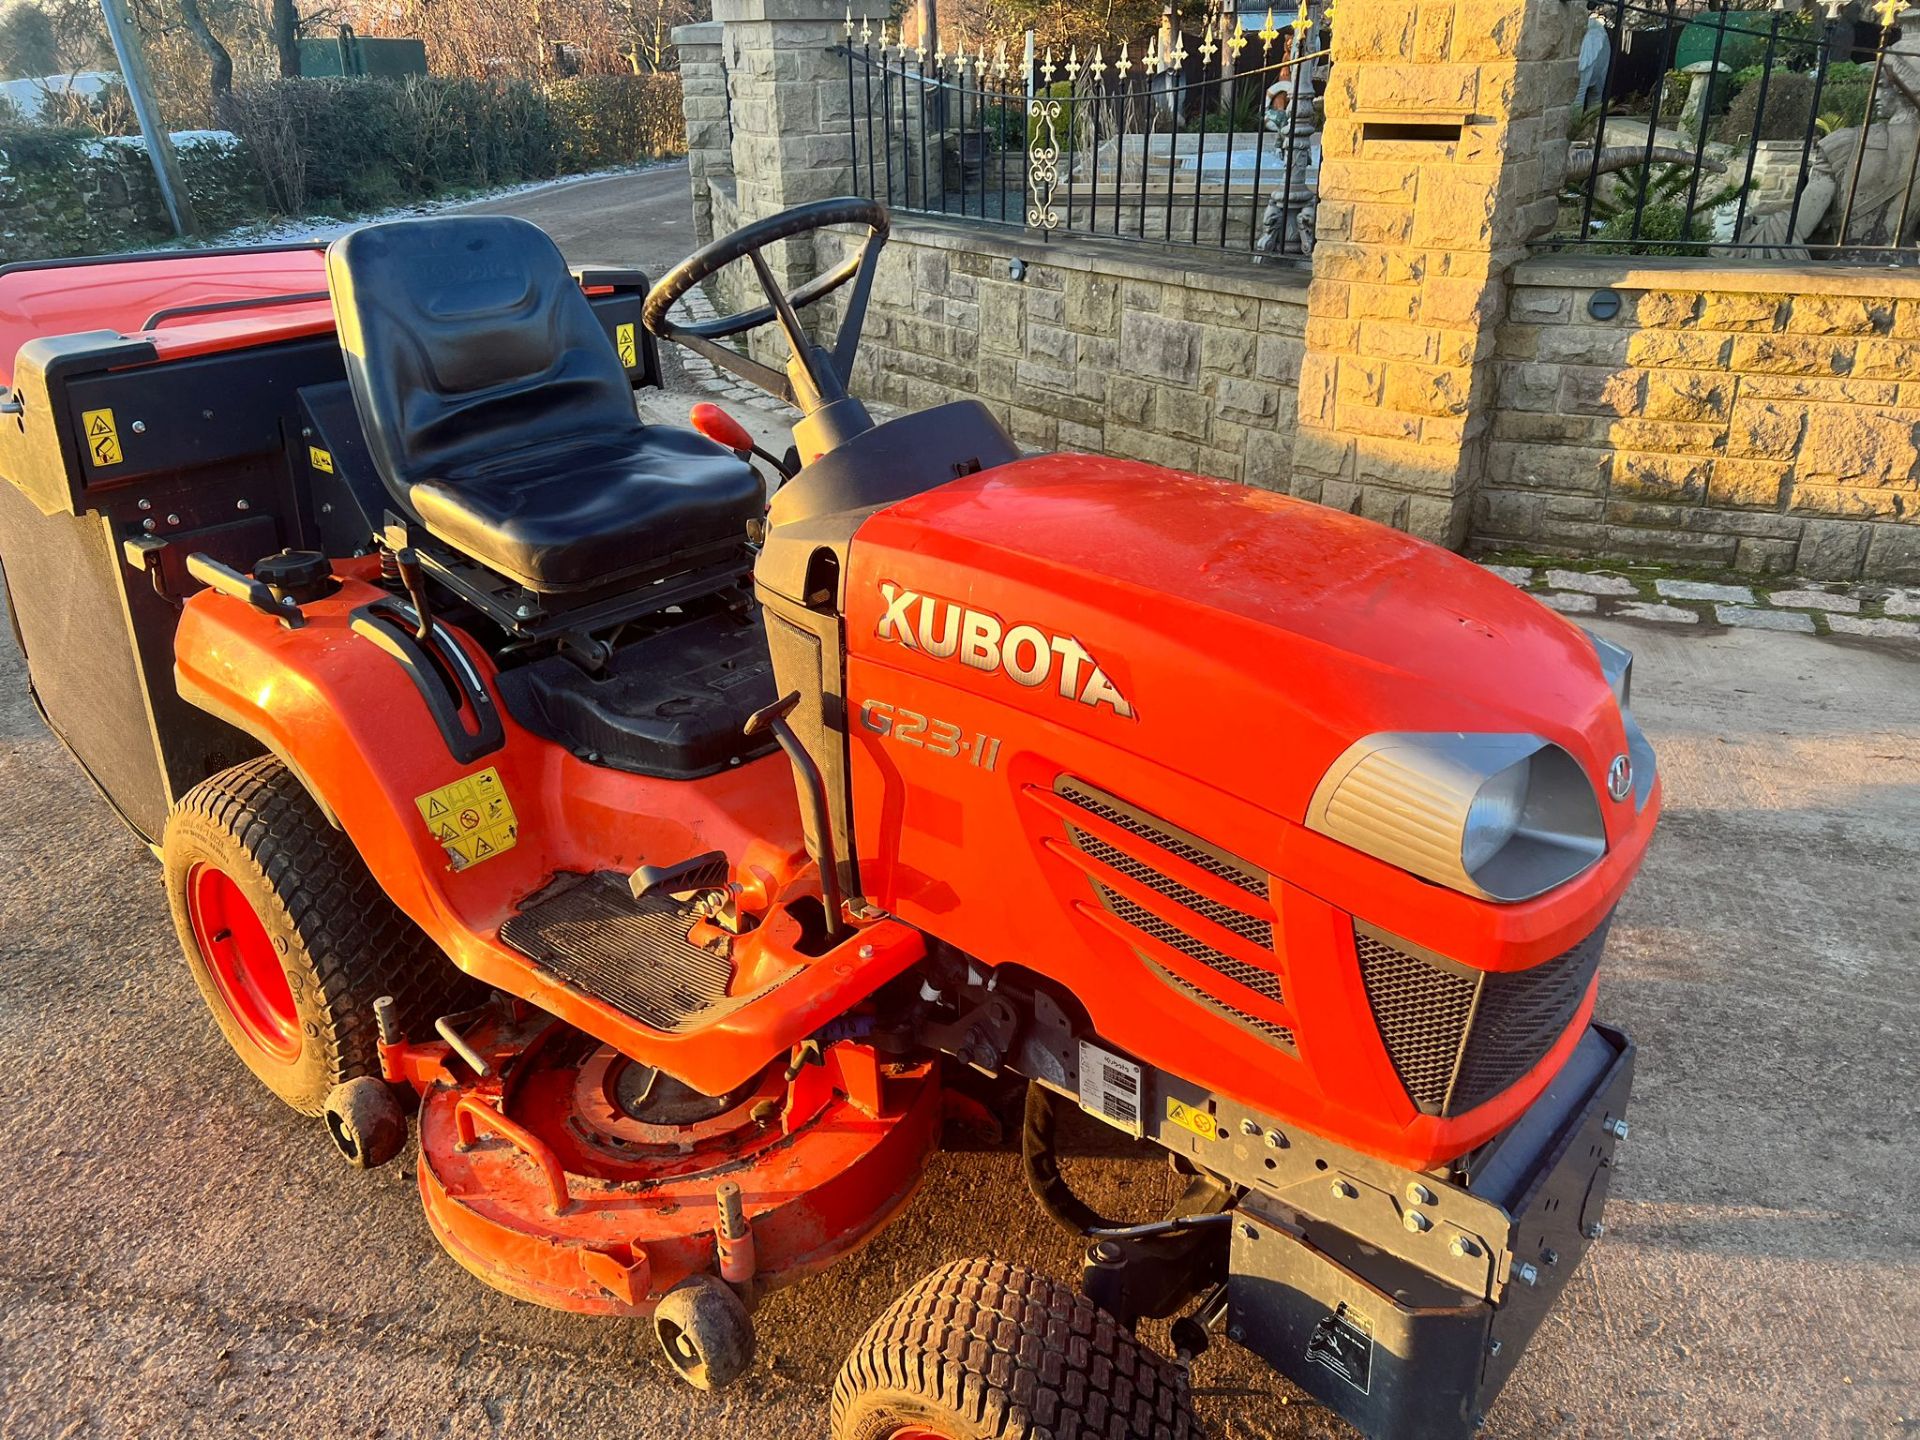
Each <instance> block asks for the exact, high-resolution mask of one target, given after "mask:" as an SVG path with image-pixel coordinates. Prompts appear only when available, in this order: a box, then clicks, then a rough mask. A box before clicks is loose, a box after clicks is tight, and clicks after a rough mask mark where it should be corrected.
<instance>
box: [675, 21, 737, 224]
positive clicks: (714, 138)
mask: <svg viewBox="0 0 1920 1440" xmlns="http://www.w3.org/2000/svg"><path fill="white" fill-rule="evenodd" d="M720 32H721V26H720V22H719V21H717V20H705V21H702V22H701V23H700V24H698V25H676V26H675V27H674V30H673V48H674V49H675V50H676V51H678V52H679V55H680V114H681V116H682V117H683V118H684V119H685V120H686V124H687V176H688V178H689V179H690V180H691V181H692V183H693V231H694V235H695V237H696V238H697V239H698V240H699V243H700V244H702V245H704V244H706V243H707V242H708V241H709V240H711V239H713V182H714V181H715V180H718V179H724V178H725V177H727V176H730V175H732V174H733V138H732V136H731V135H730V134H729V133H728V118H727V67H726V64H725V62H724V61H723V60H722V59H721V54H722V51H721V33H720Z"/></svg>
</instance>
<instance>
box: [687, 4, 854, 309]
mask: <svg viewBox="0 0 1920 1440" xmlns="http://www.w3.org/2000/svg"><path fill="white" fill-rule="evenodd" d="M886 14H887V5H886V0H854V3H853V4H852V6H851V7H849V5H848V3H847V0H714V7H713V18H714V19H715V20H717V21H719V22H720V26H721V42H720V43H721V52H722V59H723V61H724V63H725V65H726V71H727V81H728V85H729V87H730V90H731V94H732V102H733V178H734V194H735V201H736V206H737V215H736V220H737V223H739V224H745V223H747V222H748V221H752V220H759V219H762V218H764V217H766V216H768V215H772V214H774V213H776V212H777V211H781V210H785V209H787V208H789V207H790V206H794V205H801V204H804V203H806V202H807V201H809V200H824V199H826V198H828V197H829V196H833V195H847V194H851V193H852V191H853V134H852V125H851V119H850V110H849V105H848V99H849V91H848V85H847V60H846V57H845V56H844V55H838V54H835V53H834V47H835V46H837V45H840V44H843V43H844V42H845V39H846V33H847V32H846V26H847V20H848V17H849V15H851V17H852V21H853V23H854V24H855V25H858V24H859V23H860V22H861V20H862V19H866V18H870V19H871V20H872V21H873V23H874V24H876V25H878V24H879V23H880V21H881V20H882V19H883V18H885V16H886ZM783 248H784V250H785V251H787V252H788V253H786V254H784V255H781V254H778V253H776V254H774V255H770V256H769V257H768V258H769V259H770V260H772V261H773V262H774V269H775V273H776V274H780V273H781V271H782V269H783V268H784V269H785V271H786V273H785V274H782V277H781V278H782V279H785V280H788V281H796V280H800V279H804V278H806V277H807V276H808V275H810V274H811V273H812V271H811V270H810V269H809V268H808V267H809V266H810V265H811V263H812V254H811V251H810V249H809V247H807V246H806V245H804V244H803V243H796V244H790V245H787V246H785V247H783Z"/></svg>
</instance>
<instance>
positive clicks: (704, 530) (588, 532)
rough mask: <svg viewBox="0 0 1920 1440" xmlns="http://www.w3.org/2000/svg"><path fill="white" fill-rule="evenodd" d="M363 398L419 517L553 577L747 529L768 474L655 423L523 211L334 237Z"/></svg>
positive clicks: (477, 555)
mask: <svg viewBox="0 0 1920 1440" xmlns="http://www.w3.org/2000/svg"><path fill="white" fill-rule="evenodd" d="M327 282H328V286H329V288H330V289H331V291H332V293H333V309H334V316H335V319H336V322H337V324H338V327H339V332H340V345H341V349H342V350H343V351H344V352H345V358H346V369H347V379H348V382H349V384H350V386H351V388H352V391H353V399H354V407H355V409H356V410H357V411H358V412H359V416H360V423H361V426H362V428H363V429H364V430H365V432H366V437H367V446H368V451H369V454H370V457H371V459H372V461H373V465H374V468H375V470H377V471H378V472H379V475H380V478H381V480H382V481H383V482H384V483H385V485H386V488H387V490H388V492H389V493H390V494H391V496H392V497H393V499H394V501H395V502H396V508H397V509H398V510H399V511H400V513H402V514H403V515H407V516H411V517H414V518H417V519H418V520H419V522H420V523H421V524H422V525H423V526H424V527H425V528H426V530H427V532H428V533H429V534H430V535H432V536H433V537H435V538H436V539H438V540H440V541H441V542H443V543H444V544H446V545H448V546H450V547H452V548H453V549H455V550H457V551H460V552H461V553H463V554H465V555H467V556H469V557H471V558H472V559H473V560H475V561H477V562H479V563H480V564H481V565H483V566H486V567H487V568H489V569H491V570H494V571H497V572H498V573H500V574H501V575H504V576H505V577H507V578H508V579H510V580H513V581H515V582H517V583H518V584H520V585H523V586H525V587H526V588H527V589H529V590H533V591H536V592H540V593H551V592H563V591H571V590H604V589H605V588H607V587H609V586H611V585H614V584H617V583H618V582H620V581H622V580H625V579H635V580H638V579H641V578H643V577H651V576H657V575H660V574H662V573H669V572H671V571H672V570H673V569H674V568H675V567H674V562H675V561H676V559H678V558H680V557H686V558H687V559H688V561H689V562H690V563H691V562H693V561H694V560H695V559H696V557H699V558H701V559H705V558H708V557H710V556H711V555H712V554H713V553H714V552H715V551H716V550H724V549H725V548H726V547H727V546H729V545H735V546H738V545H740V544H742V542H743V541H744V538H745V534H746V525H747V522H748V521H749V520H751V519H753V518H755V517H756V516H758V515H760V514H762V513H763V511H764V508H765V494H764V492H763V491H762V489H761V485H760V481H759V478H758V477H757V476H756V475H755V474H754V472H753V471H752V469H751V468H749V467H748V466H747V465H746V464H745V462H743V461H741V460H740V459H739V458H738V457H736V456H735V455H734V454H733V453H732V452H731V451H729V450H727V449H725V448H724V447H722V446H720V445H717V444H715V443H714V442H713V441H711V440H708V439H706V438H705V437H703V436H701V435H698V434H695V433H694V432H693V431H691V430H681V429H677V428H673V427H669V426H661V425H646V424H643V423H642V422H641V421H640V419H639V417H638V416H637V415H636V414H635V413H634V404H633V391H632V389H631V387H630V382H629V380H628V378H627V374H626V371H625V370H624V369H623V368H622V366H621V364H620V358H619V356H618V355H617V354H616V353H615V351H614V348H613V346H612V344H611V343H610V342H609V341H608V339H607V336H606V332H605V331H604V330H602V329H601V327H600V324H599V322H598V321H597V320H596V319H595V318H594V314H593V310H592V307H591V306H590V305H589V304H588V302H587V298H586V296H585V295H584V294H583V293H582V292H581V290H580V286H579V285H578V284H577V283H576V282H575V280H574V278H573V276H572V274H571V273H570V272H569V271H568V269H567V265H566V262H565V261H564V260H563V259H562V258H561V255H560V251H559V250H558V249H557V248H556V247H555V245H554V243H553V241H552V240H551V239H550V238H548V236H547V234H546V233H545V232H544V231H542V230H541V229H539V228H538V227H537V226H534V225H530V224H528V223H527V222H526V221H524V220H517V219H514V218H512V217H510V216H493V215H488V216H460V217H454V218H441V219H428V220H399V221H394V222H392V223H389V224H384V225H369V226H366V227H364V228H362V229H359V230H355V231H352V232H351V233H349V234H347V235H345V236H343V237H341V238H340V239H339V240H336V241H335V242H334V243H333V245H332V246H331V247H329V249H328V251H327Z"/></svg>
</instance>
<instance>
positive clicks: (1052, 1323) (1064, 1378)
mask: <svg viewBox="0 0 1920 1440" xmlns="http://www.w3.org/2000/svg"><path fill="white" fill-rule="evenodd" d="M1201 1433H1202V1432H1201V1429H1200V1424H1199V1422H1198V1420H1196V1419H1195V1418H1194V1414H1193V1408H1192V1402H1191V1400H1190V1399H1189V1397H1188V1394H1187V1382H1186V1375H1185V1372H1183V1371H1182V1370H1181V1369H1180V1367H1179V1366H1177V1365H1175V1364H1173V1363H1172V1362H1171V1361H1168V1360H1166V1359H1163V1358H1162V1357H1161V1356H1159V1355H1156V1354H1155V1353H1154V1352H1153V1351H1152V1350H1150V1349H1148V1348H1147V1347H1146V1346H1145V1345H1143V1344H1142V1343H1141V1342H1140V1341H1139V1340H1138V1339H1137V1338H1136V1337H1135V1336H1134V1335H1133V1334H1132V1333H1131V1332H1130V1331H1128V1330H1127V1328H1126V1327H1125V1326H1123V1325H1122V1324H1121V1323H1120V1322H1119V1321H1118V1320H1116V1319H1114V1317H1113V1316H1112V1315H1110V1314H1108V1313H1107V1312H1106V1311H1105V1310H1102V1309H1101V1308H1100V1307H1099V1306H1097V1305H1095V1304H1094V1303H1093V1302H1092V1301H1091V1300H1089V1299H1087V1298H1086V1296H1084V1295H1081V1294H1079V1293H1078V1292H1077V1291H1074V1290H1071V1289H1069V1288H1068V1287H1066V1286H1065V1285H1062V1284H1060V1283H1058V1282H1057V1281H1054V1280H1050V1279H1048V1278H1047V1277H1046V1276H1044V1275H1039V1274H1036V1273H1035V1272H1033V1271H1031V1270H1027V1269H1023V1268H1022V1267H1020V1266H1018V1265H1008V1264H1004V1263H1002V1262H1000V1261H997V1260H960V1261H956V1262H954V1263H953V1264H951V1265H946V1266H943V1267H942V1268H940V1269H938V1270H936V1271H934V1272H933V1273H932V1274H931V1275H929V1276H927V1278H926V1279H924V1280H922V1281H921V1282H920V1283H919V1284H918V1285H916V1286H914V1287H913V1289H911V1290H909V1291H908V1292H907V1293H906V1294H904V1295H902V1296H901V1297H900V1298H899V1299H898V1300H896V1301H894V1302H893V1304H892V1305H891V1306H890V1307H889V1308H888V1309H887V1310H886V1311H885V1313H883V1314H882V1315H881V1316H880V1318H879V1319H878V1320H876V1321H874V1323H873V1327H872V1328H871V1329H870V1330H868V1331H867V1333H866V1335H865V1336H864V1337H862V1339H861V1341H860V1343H859V1344H858V1345H856V1346H854V1348H853V1353H852V1354H851V1355H849V1356H848V1357H847V1362H846V1364H845V1365H844V1366H842V1367H841V1370H840V1378H839V1379H838V1380H837V1381H836V1382H835V1383H834V1387H833V1440H1189V1437H1197V1436H1199V1435H1200V1434H1201Z"/></svg>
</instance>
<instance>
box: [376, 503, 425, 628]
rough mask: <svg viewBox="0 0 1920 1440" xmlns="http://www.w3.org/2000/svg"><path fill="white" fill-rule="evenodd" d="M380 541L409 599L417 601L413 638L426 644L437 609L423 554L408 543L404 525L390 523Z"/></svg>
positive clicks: (414, 613)
mask: <svg viewBox="0 0 1920 1440" xmlns="http://www.w3.org/2000/svg"><path fill="white" fill-rule="evenodd" d="M388 518H389V519H391V518H392V517H391V516H389V517H388ZM379 538H380V543H381V546H382V548H383V549H385V551H386V556H385V557H384V558H385V559H386V560H387V561H388V562H390V563H391V564H392V566H393V573H394V574H395V575H398V576H399V577H400V583H401V584H402V585H404V586H406V589H407V598H408V599H409V600H411V601H412V602H413V615H414V621H415V623H414V629H413V638H414V639H416V640H418V641H419V642H420V643H421V644H423V645H424V644H425V643H426V642H427V641H428V640H429V639H430V638H431V637H432V635H433V609H432V607H431V606H430V605H429V604H428V602H427V577H426V575H425V573H424V572H423V571H422V570H421V569H420V554H419V552H418V551H417V550H415V549H414V548H413V547H412V546H411V545H409V544H407V527H406V526H405V525H404V524H400V523H393V524H389V525H388V526H387V528H386V533H385V534H384V535H382V536H380V537H379Z"/></svg>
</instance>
